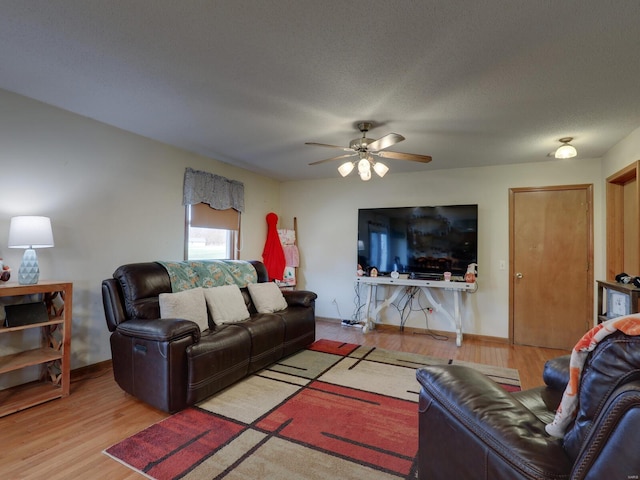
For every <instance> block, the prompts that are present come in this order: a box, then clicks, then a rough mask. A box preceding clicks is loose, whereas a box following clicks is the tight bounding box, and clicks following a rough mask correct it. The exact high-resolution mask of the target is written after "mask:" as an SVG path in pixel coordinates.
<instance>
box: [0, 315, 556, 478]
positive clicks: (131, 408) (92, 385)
mask: <svg viewBox="0 0 640 480" xmlns="http://www.w3.org/2000/svg"><path fill="white" fill-rule="evenodd" d="M317 338H318V339H320V338H326V339H331V340H339V341H344V342H349V343H358V344H363V345H369V346H376V347H379V348H385V349H388V350H402V351H407V352H413V353H420V354H423V355H431V356H436V357H442V358H454V359H459V360H466V361H471V362H477V363H485V364H489V365H496V366H500V367H510V368H516V369H518V371H519V372H520V379H521V382H522V387H523V388H525V389H526V388H530V387H533V386H537V385H540V384H542V377H541V375H542V367H543V365H544V362H545V361H546V360H547V359H549V358H553V357H556V356H558V355H562V354H565V353H568V352H565V351H562V350H551V349H542V348H535V347H523V346H511V345H507V344H502V343H492V342H488V341H483V340H477V339H473V338H465V339H464V342H463V345H462V346H461V347H456V344H455V337H454V336H453V335H451V336H449V338H448V339H437V338H432V337H431V336H428V335H423V334H417V333H408V332H405V333H401V332H398V331H393V330H376V331H373V332H369V333H367V334H366V335H363V334H362V331H361V330H360V329H359V328H356V327H343V326H341V325H340V324H339V323H334V322H329V321H321V320H319V321H318V327H317ZM167 416H168V415H167V414H166V413H164V412H160V411H158V410H156V409H154V408H152V407H149V406H147V405H145V404H143V403H141V402H139V401H137V400H136V399H134V398H132V397H130V396H128V395H126V394H125V393H123V392H122V390H120V388H119V387H118V386H117V385H116V383H115V382H114V380H113V375H112V372H111V369H110V368H107V369H104V368H103V369H102V370H99V371H92V370H91V369H83V370H82V371H81V372H73V374H72V383H71V395H70V396H69V397H67V398H64V399H60V400H53V401H51V402H48V403H46V404H43V405H39V406H36V407H33V408H30V409H27V410H24V411H22V412H18V413H15V414H13V415H9V416H7V417H3V418H0V440H1V445H2V448H0V478H1V479H45V478H47V479H76V478H78V479H85V478H87V479H89V478H90V479H102V478H104V479H107V478H108V479H141V478H144V477H143V476H142V475H140V474H137V473H135V472H133V471H132V470H130V469H128V468H127V467H124V466H123V465H121V464H119V463H117V462H116V461H114V460H112V459H110V458H109V457H107V456H106V455H104V454H102V453H101V452H102V450H104V449H105V448H107V447H109V446H110V445H112V444H114V443H116V442H118V441H120V440H122V439H124V438H126V437H128V436H130V435H132V434H134V433H136V432H138V431H140V430H142V429H144V428H146V427H148V426H149V425H151V424H153V423H156V422H158V421H160V420H162V419H163V418H166V417H167Z"/></svg>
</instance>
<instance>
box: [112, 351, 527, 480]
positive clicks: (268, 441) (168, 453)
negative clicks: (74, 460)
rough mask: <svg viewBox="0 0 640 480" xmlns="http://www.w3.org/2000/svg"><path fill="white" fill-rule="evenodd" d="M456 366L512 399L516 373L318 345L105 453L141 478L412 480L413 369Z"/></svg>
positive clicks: (415, 436) (414, 474) (415, 416)
mask: <svg viewBox="0 0 640 480" xmlns="http://www.w3.org/2000/svg"><path fill="white" fill-rule="evenodd" d="M447 363H456V364H464V365H468V366H470V367H473V368H476V369H478V370H480V371H482V372H483V373H485V374H486V375H488V376H490V377H491V378H493V379H494V380H495V381H496V382H497V383H499V384H501V385H503V387H504V388H506V389H507V390H510V391H513V390H519V389H520V378H519V375H518V371H517V370H513V369H505V368H499V367H491V366H487V365H480V364H476V363H466V362H457V361H453V360H448V359H439V358H433V357H426V356H423V355H417V354H412V353H405V352H393V351H389V350H382V349H379V348H375V347H364V346H359V345H354V344H348V343H340V342H335V341H330V340H319V341H317V342H315V343H314V344H313V345H311V346H310V347H309V348H307V349H305V350H303V351H301V352H298V353H296V354H294V355H292V356H290V357H287V358H285V359H283V360H282V361H280V362H279V363H277V364H274V365H272V366H270V367H268V368H266V369H264V370H261V371H260V372H257V373H256V374H254V375H251V376H249V377H247V378H246V379H244V380H242V381H240V382H238V383H236V384H235V385H232V386H231V387H229V388H227V389H226V390H223V391H222V392H220V393H218V394H216V395H214V396H213V397H210V398H209V399H207V400H206V401H204V402H202V403H200V404H198V405H197V406H195V407H192V408H188V409H186V410H183V411H181V412H179V413H176V414H175V415H172V416H171V417H169V418H167V419H165V420H163V421H161V422H159V423H157V424H155V425H152V426H151V427H149V428H147V429H145V430H143V431H141V432H139V433H137V434H135V435H133V436H132V437H129V438H127V439H125V440H123V441H121V442H120V443H117V444H115V445H113V446H112V447H110V448H108V449H106V450H105V451H104V453H106V454H107V455H109V456H110V457H112V458H114V459H115V460H117V461H119V462H121V463H123V464H125V465H126V466H128V467H130V468H132V469H134V470H136V471H138V472H140V473H141V474H143V475H145V476H146V477H148V478H153V479H158V480H165V479H198V480H199V479H223V478H224V479H229V480H235V479H256V478H260V479H278V480H289V479H291V480H293V479H295V480H300V479H327V478H339V479H341V480H342V479H353V480H356V479H363V478H366V479H367V480H375V479H398V478H404V479H413V478H417V471H416V454H417V450H418V408H417V402H418V395H419V388H420V387H419V384H418V382H417V380H416V376H415V371H416V369H417V368H420V367H423V366H426V365H438V364H447Z"/></svg>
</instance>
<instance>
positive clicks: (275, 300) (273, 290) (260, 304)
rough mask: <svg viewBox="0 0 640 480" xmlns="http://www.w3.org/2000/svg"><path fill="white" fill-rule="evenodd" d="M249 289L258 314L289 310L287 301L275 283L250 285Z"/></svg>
mask: <svg viewBox="0 0 640 480" xmlns="http://www.w3.org/2000/svg"><path fill="white" fill-rule="evenodd" d="M247 288H248V289H249V294H250V295H251V300H252V301H253V304H254V305H255V307H256V310H257V311H258V313H273V312H278V311H280V310H284V309H285V308H287V301H286V300H285V299H284V296H283V295H282V292H281V291H280V288H279V287H278V285H276V284H275V283H274V282H265V283H250V284H249V285H247Z"/></svg>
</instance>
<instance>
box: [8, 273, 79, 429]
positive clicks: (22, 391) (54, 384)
mask: <svg viewBox="0 0 640 480" xmlns="http://www.w3.org/2000/svg"><path fill="white" fill-rule="evenodd" d="M34 294H42V296H43V301H44V303H45V305H46V308H47V312H48V317H49V318H48V320H46V321H43V322H39V323H32V324H28V325H21V326H15V327H6V326H4V325H2V326H0V335H12V334H15V333H14V332H22V331H24V330H29V329H34V328H37V329H40V331H41V341H40V347H39V348H35V349H29V350H23V351H19V352H17V353H11V354H4V353H3V352H2V348H1V347H0V375H3V374H7V373H9V372H15V371H18V370H22V369H25V368H27V367H32V366H39V367H40V379H39V380H37V381H33V382H29V383H25V384H23V385H17V386H14V387H10V388H7V389H5V390H0V417H3V416H5V415H9V414H10V413H14V412H17V411H19V410H23V409H25V408H29V407H32V406H34V405H38V404H40V403H44V402H47V401H49V400H52V399H55V398H61V397H66V396H67V395H69V383H70V380H69V378H70V375H69V373H70V367H71V360H70V359H71V356H70V355H71V308H72V307H71V306H72V303H73V284H71V283H68V282H55V281H42V282H40V283H37V284H35V285H19V284H18V283H13V282H8V283H5V284H2V285H0V297H18V296H23V295H34ZM9 303H10V302H9Z"/></svg>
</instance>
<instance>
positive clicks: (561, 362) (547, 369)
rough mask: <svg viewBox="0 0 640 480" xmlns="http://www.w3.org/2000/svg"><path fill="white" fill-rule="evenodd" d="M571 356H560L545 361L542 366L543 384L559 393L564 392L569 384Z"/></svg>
mask: <svg viewBox="0 0 640 480" xmlns="http://www.w3.org/2000/svg"><path fill="white" fill-rule="evenodd" d="M570 360H571V355H562V356H561V357H556V358H552V359H551V360H547V362H546V363H545V364H544V370H543V372H542V379H543V380H544V383H545V384H546V385H547V386H548V387H551V388H553V389H554V390H558V391H560V392H564V390H565V388H567V384H568V383H569V361H570Z"/></svg>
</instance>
